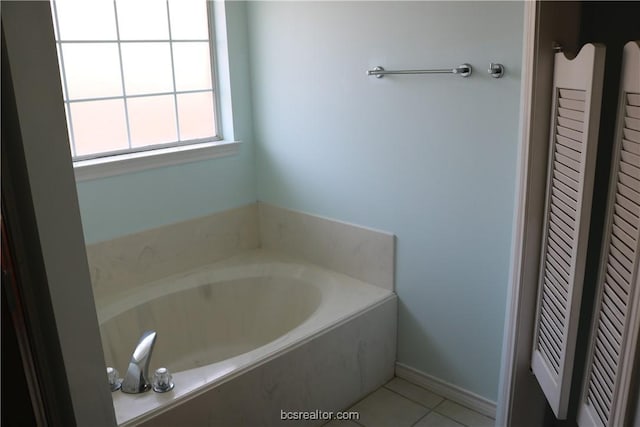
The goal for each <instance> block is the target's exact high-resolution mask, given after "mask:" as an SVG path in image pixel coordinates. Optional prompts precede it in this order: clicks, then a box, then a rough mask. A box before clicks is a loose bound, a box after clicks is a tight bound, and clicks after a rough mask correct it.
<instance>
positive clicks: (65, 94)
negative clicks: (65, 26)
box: [52, 1, 76, 157]
mask: <svg viewBox="0 0 640 427" xmlns="http://www.w3.org/2000/svg"><path fill="white" fill-rule="evenodd" d="M52 3H53V4H52V11H53V22H54V31H55V35H56V38H60V25H59V24H58V12H57V9H56V2H55V1H54V2H52ZM60 49H62V47H59V50H58V58H59V59H60V78H61V80H62V91H63V92H62V96H63V98H64V99H65V104H66V107H67V108H66V109H65V110H66V111H65V114H66V117H67V127H68V133H69V145H71V157H75V155H76V144H75V138H74V136H73V119H72V118H71V112H70V111H69V105H68V103H66V100H67V99H68V96H69V89H68V88H67V75H66V74H67V73H66V72H65V70H64V57H63V55H62V50H60Z"/></svg>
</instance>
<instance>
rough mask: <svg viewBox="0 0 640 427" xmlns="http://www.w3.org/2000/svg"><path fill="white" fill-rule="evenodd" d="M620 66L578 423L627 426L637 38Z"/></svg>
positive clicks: (634, 309) (632, 332)
mask: <svg viewBox="0 0 640 427" xmlns="http://www.w3.org/2000/svg"><path fill="white" fill-rule="evenodd" d="M622 68H623V73H622V78H621V89H620V106H619V110H618V128H617V131H616V139H615V142H614V152H613V159H612V167H611V184H610V190H609V208H608V217H607V223H606V226H605V233H604V243H603V252H602V261H601V265H600V276H599V278H598V290H597V292H596V298H595V307H594V315H593V325H592V332H591V344H590V347H589V352H588V359H587V365H586V366H587V368H586V371H585V378H584V382H583V389H582V399H581V402H580V407H579V410H578V424H579V425H580V426H585V427H586V426H603V427H615V426H620V425H626V417H627V412H628V402H627V399H628V395H629V387H630V377H631V375H630V374H631V369H632V365H633V359H634V352H635V349H636V343H637V337H638V331H639V330H640V329H639V327H640V315H639V312H638V309H639V307H638V306H639V304H638V297H639V292H638V287H639V286H640V282H639V278H638V269H639V264H640V254H639V252H640V155H639V153H638V148H639V147H640V144H638V142H640V132H638V130H637V129H636V128H634V127H637V126H638V124H639V123H638V122H637V121H636V118H637V117H640V111H639V110H637V104H638V102H640V43H638V42H630V43H627V45H626V46H625V48H624V58H623V67H622ZM634 115H637V116H634Z"/></svg>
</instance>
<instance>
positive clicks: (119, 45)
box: [113, 1, 131, 150]
mask: <svg viewBox="0 0 640 427" xmlns="http://www.w3.org/2000/svg"><path fill="white" fill-rule="evenodd" d="M113 14H114V15H115V21H116V37H117V38H118V43H117V44H118V57H119V59H120V81H121V82H122V95H123V96H124V117H125V123H126V126H127V144H128V145H129V150H131V126H130V125H129V107H128V102H127V88H126V85H125V83H124V66H123V64H122V44H121V43H120V25H119V24H118V6H117V5H116V2H115V1H114V2H113Z"/></svg>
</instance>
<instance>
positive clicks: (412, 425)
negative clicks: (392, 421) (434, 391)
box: [411, 409, 433, 427]
mask: <svg viewBox="0 0 640 427" xmlns="http://www.w3.org/2000/svg"><path fill="white" fill-rule="evenodd" d="M432 412H433V409H429V410H428V411H427V413H426V414H424V415H423V416H421V417H420V418H418V419H417V420H416V422H415V423H413V424H411V427H414V426H415V425H416V424H418V423H419V422H420V420H422V419H423V418H424V417H426V416H427V415H429V414H430V413H432Z"/></svg>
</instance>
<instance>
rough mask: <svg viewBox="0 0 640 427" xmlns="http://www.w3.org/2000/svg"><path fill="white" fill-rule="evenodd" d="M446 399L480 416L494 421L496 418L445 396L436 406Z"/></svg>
mask: <svg viewBox="0 0 640 427" xmlns="http://www.w3.org/2000/svg"><path fill="white" fill-rule="evenodd" d="M446 401H449V402H451V403H453V404H454V405H458V406H461V407H463V408H464V409H466V410H468V411H471V412H473V413H474V414H478V415H480V416H481V417H484V418H488V419H490V420H493V421H494V422H495V420H496V419H495V418H493V417H490V416H488V415H485V414H483V413H482V412H478V411H476V410H475V409H472V408H469V407H468V406H466V405H463V404H461V403H458V402H456V401H454V400H451V399H446V398H445V399H444V400H443V401H442V402H440V403H439V404H438V406H440V405H442V404H443V403H444V402H446ZM433 409H435V408H433ZM438 413H439V412H438ZM454 421H455V420H454Z"/></svg>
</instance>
